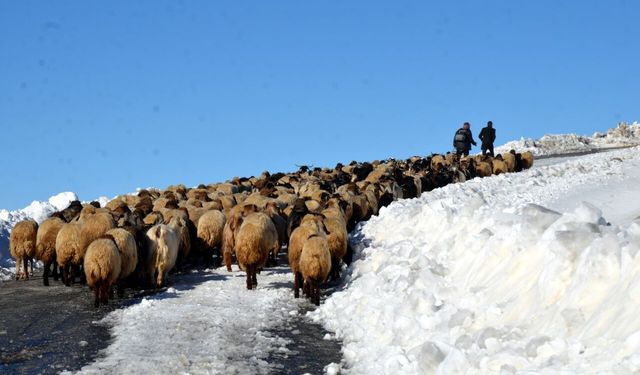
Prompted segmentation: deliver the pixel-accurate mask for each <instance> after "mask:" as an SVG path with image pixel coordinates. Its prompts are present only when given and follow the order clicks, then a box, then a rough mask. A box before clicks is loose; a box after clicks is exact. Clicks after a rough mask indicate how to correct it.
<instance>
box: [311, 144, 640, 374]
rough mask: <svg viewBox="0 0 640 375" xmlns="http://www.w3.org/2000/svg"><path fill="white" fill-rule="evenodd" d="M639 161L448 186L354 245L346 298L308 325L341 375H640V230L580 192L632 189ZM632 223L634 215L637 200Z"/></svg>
mask: <svg viewBox="0 0 640 375" xmlns="http://www.w3.org/2000/svg"><path fill="white" fill-rule="evenodd" d="M639 153H640V148H634V149H630V150H620V151H614V152H609V153H603V154H596V155H589V156H585V157H581V158H578V159H576V160H573V161H568V162H565V163H562V164H558V165H551V166H545V167H539V168H536V169H532V170H529V171H526V172H523V173H521V174H507V175H501V176H495V177H490V178H485V179H483V180H478V179H476V180H472V181H469V182H467V183H464V184H455V185H449V186H447V187H445V188H443V189H439V190H435V191H433V192H431V193H429V194H425V195H423V197H421V198H419V199H413V200H405V201H399V202H396V203H393V204H392V205H391V206H389V207H388V208H387V209H383V210H381V213H380V216H379V217H375V218H372V219H371V220H370V221H369V222H368V223H366V224H364V225H363V226H361V227H360V228H359V230H358V232H357V235H358V236H361V237H362V239H363V241H362V243H363V246H361V248H360V249H358V250H357V257H358V258H359V259H358V260H357V261H356V262H354V263H353V265H352V267H351V268H350V269H349V270H350V274H349V275H347V280H346V288H345V289H344V290H343V291H341V292H336V293H334V294H333V295H332V296H331V297H330V298H328V299H327V301H326V302H325V303H324V304H323V305H322V306H321V307H320V308H318V309H317V310H316V311H314V312H313V313H311V314H310V315H311V317H312V318H313V319H314V320H315V321H318V322H322V323H323V324H324V325H325V327H326V328H327V329H329V330H330V331H333V332H335V333H336V336H337V337H338V338H341V339H342V340H343V343H344V347H343V353H344V362H345V363H344V369H343V373H352V374H371V373H378V374H379V373H385V374H417V373H438V374H454V373H466V374H476V373H498V372H503V373H515V372H534V373H538V372H547V373H559V372H562V371H566V372H568V373H597V372H599V371H600V372H613V373H632V372H637V371H640V320H639V319H637V317H638V316H640V303H639V302H640V256H637V254H638V251H639V250H640V220H637V221H634V222H632V223H627V224H626V225H623V226H617V225H609V224H608V222H607V219H606V218H604V217H603V215H602V213H601V211H600V210H598V209H597V208H595V207H594V206H592V205H590V204H588V203H582V204H578V205H577V207H576V206H575V205H574V209H573V210H572V211H571V212H567V213H559V212H555V211H553V210H550V209H548V208H545V207H543V206H542V205H544V204H546V203H548V202H552V201H557V200H559V199H565V200H573V201H574V202H579V200H580V196H579V195H572V189H573V188H575V187H577V186H580V185H582V184H588V185H591V186H602V187H603V189H611V194H614V195H615V193H616V192H615V187H616V186H622V185H624V184H623V182H624V181H625V178H626V176H625V173H626V172H627V171H628V170H627V169H625V167H624V166H628V165H629V164H632V165H634V166H635V170H636V173H638V174H640V173H639V171H640V156H638V155H639ZM628 203H629V209H630V210H637V209H638V208H639V207H640V203H638V202H636V201H631V202H628Z"/></svg>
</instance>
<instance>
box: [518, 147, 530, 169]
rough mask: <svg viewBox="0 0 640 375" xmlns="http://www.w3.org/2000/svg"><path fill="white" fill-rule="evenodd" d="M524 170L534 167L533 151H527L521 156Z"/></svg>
mask: <svg viewBox="0 0 640 375" xmlns="http://www.w3.org/2000/svg"><path fill="white" fill-rule="evenodd" d="M520 158H521V159H522V169H529V168H531V167H533V153H531V151H525V152H523V153H522V154H521V156H520Z"/></svg>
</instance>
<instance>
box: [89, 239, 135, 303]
mask: <svg viewBox="0 0 640 375" xmlns="http://www.w3.org/2000/svg"><path fill="white" fill-rule="evenodd" d="M107 235H108V236H111V237H112V238H113V241H115V243H116V246H117V247H118V253H119V254H120V260H121V266H120V275H119V276H118V279H119V280H120V281H121V282H120V283H119V284H120V285H119V286H118V295H120V296H122V291H123V290H122V282H123V281H124V280H125V279H126V278H127V277H129V276H131V275H133V272H134V271H135V269H136V267H137V265H138V246H137V245H136V239H135V237H134V235H133V234H132V233H131V232H129V231H127V230H125V229H122V228H115V229H111V230H109V231H107ZM94 242H95V241H94ZM90 246H91V245H90ZM87 251H88V249H87ZM85 257H86V255H85ZM85 272H86V271H85Z"/></svg>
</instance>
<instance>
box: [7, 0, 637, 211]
mask: <svg viewBox="0 0 640 375" xmlns="http://www.w3.org/2000/svg"><path fill="white" fill-rule="evenodd" d="M429 3H431V4H429ZM639 14H640V2H635V1H627V2H624V1H622V2H620V1H606V2H605V1H579V2H578V1H528V2H525V1H506V0H505V1H465V2H455V4H449V2H438V3H437V4H436V3H435V2H425V1H322V2H308V1H228V2H225V1H180V2H178V1H109V2H86V1H22V0H21V1H2V2H0V55H1V56H0V134H1V135H0V140H1V145H0V152H1V153H2V157H1V158H0V168H1V172H0V173H1V176H2V178H1V180H0V208H7V209H16V208H20V207H24V206H26V205H27V204H29V203H30V202H31V201H32V200H44V199H47V198H48V197H49V196H51V195H53V194H56V193H58V192H61V191H75V192H76V193H78V195H79V196H80V198H81V199H83V200H90V199H94V198H96V197H98V196H101V195H106V196H109V197H112V196H115V195H116V194H121V193H127V192H131V191H134V190H135V188H136V187H148V186H156V187H161V188H163V187H165V186H167V185H169V184H174V183H184V184H186V185H187V186H193V185H197V184H198V183H210V182H216V181H221V180H226V179H229V178H231V177H233V176H236V175H238V176H249V175H255V174H259V173H260V172H261V171H263V170H266V169H268V170H270V171H272V172H274V171H291V170H294V169H296V167H295V164H312V165H315V166H333V165H335V163H336V162H348V161H351V160H360V161H364V160H374V159H382V158H387V157H396V158H405V157H409V156H411V155H417V154H421V155H425V154H428V153H431V152H444V151H448V150H449V149H450V146H451V138H452V136H453V133H454V131H455V130H456V129H457V128H458V127H459V126H460V124H461V123H462V122H464V121H470V122H471V124H472V130H474V132H475V133H474V134H476V135H477V133H478V132H479V130H480V128H481V127H482V125H483V124H485V123H486V121H487V120H493V122H494V124H495V127H496V128H497V131H498V140H497V141H496V143H497V144H501V143H504V142H506V141H509V140H513V139H518V138H520V137H523V136H524V137H540V136H542V135H543V134H545V133H568V132H576V133H579V134H591V133H592V132H594V131H602V130H606V129H608V128H610V127H614V126H615V125H616V123H617V122H618V121H633V120H638V119H639V116H638V109H639V108H640V107H638V103H640V95H639V93H640V91H639V88H640V44H639V40H640V29H639V28H638V18H637V17H638V15H639ZM474 150H475V149H474Z"/></svg>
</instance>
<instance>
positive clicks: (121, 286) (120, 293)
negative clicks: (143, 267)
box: [117, 280, 124, 298]
mask: <svg viewBox="0 0 640 375" xmlns="http://www.w3.org/2000/svg"><path fill="white" fill-rule="evenodd" d="M117 287H118V298H122V297H124V281H122V280H120V281H119V282H118V284H117Z"/></svg>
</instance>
